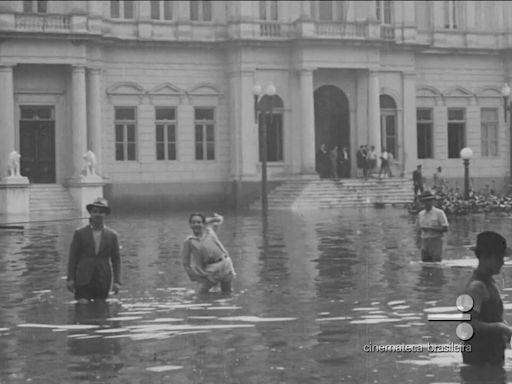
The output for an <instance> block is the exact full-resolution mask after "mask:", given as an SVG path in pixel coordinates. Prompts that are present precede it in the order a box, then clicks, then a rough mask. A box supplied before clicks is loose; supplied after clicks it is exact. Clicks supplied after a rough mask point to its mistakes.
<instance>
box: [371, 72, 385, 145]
mask: <svg viewBox="0 0 512 384" xmlns="http://www.w3.org/2000/svg"><path fill="white" fill-rule="evenodd" d="M379 97H380V86H379V73H378V72H376V71H370V73H369V76H368V141H369V143H368V145H369V146H372V145H374V146H375V149H376V150H377V152H380V150H381V147H382V140H381V137H380V100H379Z"/></svg>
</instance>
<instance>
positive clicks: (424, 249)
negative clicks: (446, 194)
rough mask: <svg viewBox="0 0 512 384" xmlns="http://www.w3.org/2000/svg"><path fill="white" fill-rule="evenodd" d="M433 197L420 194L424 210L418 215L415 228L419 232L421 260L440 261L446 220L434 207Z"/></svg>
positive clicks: (427, 192)
mask: <svg viewBox="0 0 512 384" xmlns="http://www.w3.org/2000/svg"><path fill="white" fill-rule="evenodd" d="M434 200H435V197H434V195H433V194H432V192H430V191H424V192H423V193H422V194H421V202H422V203H423V206H424V207H425V209H423V210H422V211H420V212H419V213H418V220H417V222H416V223H417V226H418V228H419V229H420V230H421V260H422V261H441V259H442V258H443V233H445V232H446V231H448V219H447V218H446V215H445V213H444V211H443V210H442V209H439V208H436V207H434Z"/></svg>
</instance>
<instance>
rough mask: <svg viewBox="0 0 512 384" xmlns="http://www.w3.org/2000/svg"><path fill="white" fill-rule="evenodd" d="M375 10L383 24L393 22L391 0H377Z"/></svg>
mask: <svg viewBox="0 0 512 384" xmlns="http://www.w3.org/2000/svg"><path fill="white" fill-rule="evenodd" d="M375 11H376V15H375V16H376V17H377V20H378V21H379V22H380V23H381V24H391V23H392V17H391V15H392V12H391V0H377V1H376V2H375Z"/></svg>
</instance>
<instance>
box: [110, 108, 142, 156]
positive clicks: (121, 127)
mask: <svg viewBox="0 0 512 384" xmlns="http://www.w3.org/2000/svg"><path fill="white" fill-rule="evenodd" d="M114 115H115V116H114V117H115V130H116V132H115V140H116V160H121V161H122V160H135V158H136V151H137V143H136V140H135V127H136V126H137V124H136V121H135V107H114Z"/></svg>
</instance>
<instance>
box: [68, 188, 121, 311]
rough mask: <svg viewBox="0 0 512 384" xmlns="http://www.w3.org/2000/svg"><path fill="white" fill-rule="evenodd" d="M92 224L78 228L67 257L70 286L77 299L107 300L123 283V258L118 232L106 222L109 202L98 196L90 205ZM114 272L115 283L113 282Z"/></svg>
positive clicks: (90, 222)
mask: <svg viewBox="0 0 512 384" xmlns="http://www.w3.org/2000/svg"><path fill="white" fill-rule="evenodd" d="M86 208H87V211H88V212H89V214H90V215H91V218H90V219H89V224H88V225H86V226H84V227H82V228H79V229H77V230H75V233H74V235H73V240H72V241H71V247H70V251H69V260H68V277H67V288H68V289H69V291H71V292H73V293H74V294H75V299H76V300H78V301H89V300H105V299H106V298H107V297H108V294H109V290H110V287H111V285H112V290H113V292H114V293H117V292H118V291H119V287H120V285H121V283H120V280H119V274H120V270H121V258H120V256H119V241H118V238H117V233H116V232H114V231H113V230H112V229H110V228H108V227H107V226H105V225H104V224H103V220H104V218H105V216H106V215H109V214H110V208H109V206H108V202H107V200H106V199H104V198H101V197H99V198H97V199H96V200H95V201H94V202H93V203H91V204H88V205H87V207H86ZM112 275H113V284H112Z"/></svg>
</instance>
